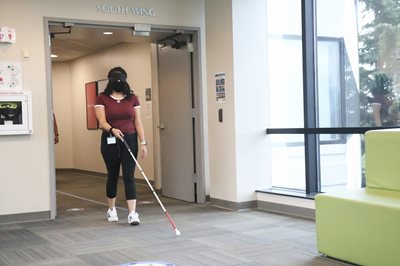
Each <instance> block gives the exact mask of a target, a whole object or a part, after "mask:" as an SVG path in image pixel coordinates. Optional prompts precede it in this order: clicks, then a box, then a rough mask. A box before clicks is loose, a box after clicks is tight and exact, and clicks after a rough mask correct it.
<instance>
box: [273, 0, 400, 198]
mask: <svg viewBox="0 0 400 266" xmlns="http://www.w3.org/2000/svg"><path fill="white" fill-rule="evenodd" d="M306 2H308V3H311V2H315V6H313V5H311V6H312V12H310V10H307V8H304V6H307V5H305V4H304V3H306ZM308 6H310V5H308ZM302 7H303V9H302ZM267 12H268V55H269V57H268V64H269V69H268V78H269V92H270V97H269V106H270V116H271V117H270V124H269V125H268V128H269V129H281V132H279V130H278V131H274V133H273V134H272V133H271V135H270V141H271V142H270V143H271V158H272V164H271V165H272V167H271V176H272V186H273V187H275V188H285V189H293V190H299V191H308V192H311V193H318V192H323V191H330V190H335V189H343V188H347V189H352V188H359V187H363V186H364V185H365V183H364V173H363V168H364V167H363V165H364V142H363V134H362V133H361V134H360V133H357V132H355V131H354V130H355V129H357V128H358V129H365V130H368V128H371V127H374V128H375V127H397V126H400V65H399V62H400V1H398V0H359V1H348V0H336V1H331V0H316V1H309V0H269V1H268V4H267ZM302 12H303V13H302ZM307 12H309V13H307ZM310 14H311V16H314V21H315V25H316V28H315V30H316V32H315V42H312V41H310V40H309V39H307V38H306V37H304V36H305V35H304V29H307V27H308V29H310V28H311V27H312V25H311V24H312V23H311V22H310V25H304V23H305V21H307V20H304V18H303V19H302V15H303V16H304V15H307V16H310ZM302 23H303V25H302ZM301 26H302V27H301ZM303 45H307V46H309V45H312V46H313V47H315V49H314V51H315V55H312V56H315V60H314V61H313V62H314V64H313V66H312V69H314V72H313V73H312V74H313V75H314V78H315V81H316V82H315V85H314V86H313V88H312V89H310V88H309V87H306V86H305V85H304V84H305V82H304V80H305V78H304V77H309V75H307V74H309V73H307V74H305V71H306V70H305V67H304V66H305V65H307V64H309V61H305V59H304V58H307V56H309V55H305V54H304V53H305V49H304V47H303ZM307 97H309V98H307ZM310 97H311V98H310ZM306 98H307V99H308V102H307V104H304V101H305V99H306ZM310 99H312V100H311V101H310ZM310 113H311V114H314V113H315V115H314V116H310V115H307V114H310ZM310 120H313V121H310ZM310 125H315V126H312V128H310ZM294 129H297V130H300V131H293V133H289V134H288V130H289V131H290V130H294ZM309 129H312V130H314V131H313V132H312V133H307V132H309V131H307V130H309ZM320 129H324V131H319V130H320ZM329 129H336V130H332V132H329ZM301 130H303V131H301ZM365 130H364V131H365ZM267 132H268V131H267ZM308 134H314V136H315V138H314V139H313V141H312V143H310V141H309V139H307V136H308ZM306 139H307V140H306ZM310 161H311V163H310ZM288 165H289V166H290V167H287V166H288ZM307 165H308V166H310V165H311V166H312V167H315V168H316V169H317V171H316V172H313V173H311V174H310V173H308V172H307V168H310V167H307ZM309 183H311V184H318V186H317V188H310V187H309V185H308V184H309Z"/></svg>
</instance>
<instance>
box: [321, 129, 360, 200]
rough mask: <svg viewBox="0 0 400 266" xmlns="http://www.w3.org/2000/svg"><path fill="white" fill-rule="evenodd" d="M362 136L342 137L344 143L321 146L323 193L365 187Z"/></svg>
mask: <svg viewBox="0 0 400 266" xmlns="http://www.w3.org/2000/svg"><path fill="white" fill-rule="evenodd" d="M361 138H362V135H358V134H352V135H342V136H341V139H344V140H345V141H344V142H343V143H334V144H321V143H320V163H321V191H322V192H327V191H332V190H337V189H355V188H360V187H362V186H363V185H364V181H363V178H362V175H363V170H362V165H364V163H363V154H362V153H363V151H364V146H363V145H364V144H363V142H362V139H361Z"/></svg>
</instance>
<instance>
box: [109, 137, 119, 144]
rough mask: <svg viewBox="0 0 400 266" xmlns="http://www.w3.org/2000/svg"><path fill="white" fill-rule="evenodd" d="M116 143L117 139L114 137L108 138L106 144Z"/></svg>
mask: <svg viewBox="0 0 400 266" xmlns="http://www.w3.org/2000/svg"><path fill="white" fill-rule="evenodd" d="M115 143H117V139H116V138H115V137H108V138H107V144H115Z"/></svg>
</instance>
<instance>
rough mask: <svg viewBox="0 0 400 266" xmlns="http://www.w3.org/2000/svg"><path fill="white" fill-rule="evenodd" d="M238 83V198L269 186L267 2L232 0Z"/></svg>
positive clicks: (249, 196)
mask: <svg viewBox="0 0 400 266" xmlns="http://www.w3.org/2000/svg"><path fill="white" fill-rule="evenodd" d="M232 7H233V8H232V9H233V19H232V21H233V59H234V63H233V64H234V84H235V121H236V122H235V125H236V128H235V132H236V134H235V135H236V171H237V180H236V182H237V188H238V189H237V195H236V201H239V202H243V201H250V200H256V198H257V195H256V192H255V191H256V190H257V189H263V188H269V187H270V186H271V178H270V175H269V170H268V169H269V167H268V165H269V157H268V138H267V135H266V131H265V130H266V128H267V125H268V119H267V118H268V111H269V108H268V106H267V104H266V103H267V101H268V91H269V87H268V76H267V73H268V71H267V70H268V60H267V34H266V33H267V32H268V30H267V2H266V1H264V0H253V1H241V0H233V1H232Z"/></svg>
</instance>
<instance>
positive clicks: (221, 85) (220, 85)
mask: <svg viewBox="0 0 400 266" xmlns="http://www.w3.org/2000/svg"><path fill="white" fill-rule="evenodd" d="M215 93H216V101H217V103H224V102H225V99H226V98H225V73H223V72H221V73H216V74H215Z"/></svg>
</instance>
